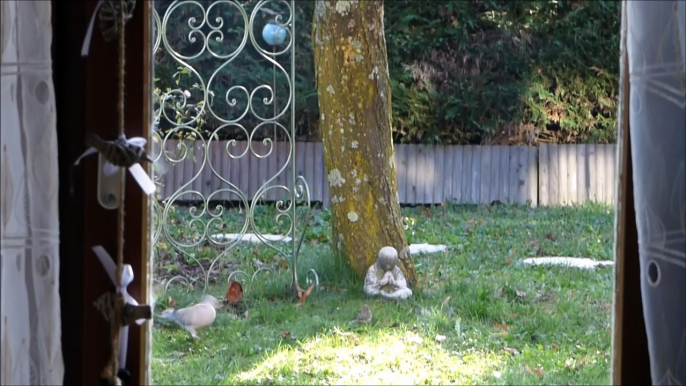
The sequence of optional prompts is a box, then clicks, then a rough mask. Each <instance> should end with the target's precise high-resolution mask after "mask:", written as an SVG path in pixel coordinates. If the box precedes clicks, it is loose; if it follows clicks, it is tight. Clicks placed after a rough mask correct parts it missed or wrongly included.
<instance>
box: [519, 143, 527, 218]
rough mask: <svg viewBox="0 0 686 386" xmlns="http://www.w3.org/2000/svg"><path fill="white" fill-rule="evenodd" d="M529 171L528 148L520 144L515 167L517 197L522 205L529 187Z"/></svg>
mask: <svg viewBox="0 0 686 386" xmlns="http://www.w3.org/2000/svg"><path fill="white" fill-rule="evenodd" d="M528 171H529V148H528V147H526V146H521V147H520V148H519V165H518V168H517V177H518V180H519V181H517V190H518V191H517V198H518V202H519V203H520V204H522V205H525V204H526V200H527V198H528V197H527V196H528V194H527V193H528V192H529V187H528V186H527V184H528V182H529V179H528V178H527V175H528Z"/></svg>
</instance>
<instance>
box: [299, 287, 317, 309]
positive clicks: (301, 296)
mask: <svg viewBox="0 0 686 386" xmlns="http://www.w3.org/2000/svg"><path fill="white" fill-rule="evenodd" d="M312 288H314V283H312V284H310V286H309V287H307V290H305V292H303V291H302V290H300V289H298V303H299V304H304V303H305V300H307V297H308V296H310V293H311V292H312Z"/></svg>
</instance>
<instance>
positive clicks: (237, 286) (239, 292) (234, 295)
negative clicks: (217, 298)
mask: <svg viewBox="0 0 686 386" xmlns="http://www.w3.org/2000/svg"><path fill="white" fill-rule="evenodd" d="M225 297H226V301H227V302H229V303H238V302H240V301H241V299H243V286H242V285H241V283H239V282H237V281H234V280H231V281H230V282H229V288H228V289H227V290H226V295H225Z"/></svg>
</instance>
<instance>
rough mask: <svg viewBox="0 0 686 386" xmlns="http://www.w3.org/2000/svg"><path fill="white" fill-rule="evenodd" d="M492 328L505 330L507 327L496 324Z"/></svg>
mask: <svg viewBox="0 0 686 386" xmlns="http://www.w3.org/2000/svg"><path fill="white" fill-rule="evenodd" d="M493 328H497V329H500V330H507V328H508V326H507V324H498V323H496V324H494V325H493Z"/></svg>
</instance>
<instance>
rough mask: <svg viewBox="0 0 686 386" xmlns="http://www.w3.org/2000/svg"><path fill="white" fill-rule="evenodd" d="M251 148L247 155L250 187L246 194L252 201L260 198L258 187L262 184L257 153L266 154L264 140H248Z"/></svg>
mask: <svg viewBox="0 0 686 386" xmlns="http://www.w3.org/2000/svg"><path fill="white" fill-rule="evenodd" d="M248 145H249V146H250V148H249V149H248V153H247V154H246V155H245V157H246V158H247V159H248V173H247V174H248V188H247V190H246V192H245V193H246V194H247V195H248V197H249V199H250V201H253V200H259V199H260V198H259V197H256V196H255V194H256V193H257V189H259V186H260V181H259V179H260V166H261V165H260V159H259V158H258V157H257V156H256V155H255V154H264V149H263V146H262V142H260V141H250V142H248Z"/></svg>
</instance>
